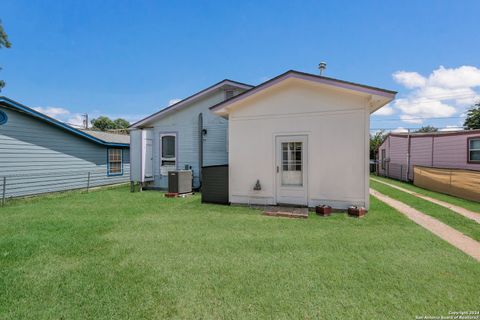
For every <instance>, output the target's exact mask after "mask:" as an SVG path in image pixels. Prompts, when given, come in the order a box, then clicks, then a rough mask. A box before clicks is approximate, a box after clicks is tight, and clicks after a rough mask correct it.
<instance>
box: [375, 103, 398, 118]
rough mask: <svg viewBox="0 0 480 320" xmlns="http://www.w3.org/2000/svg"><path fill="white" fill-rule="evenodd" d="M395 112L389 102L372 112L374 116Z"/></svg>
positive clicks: (388, 114)
mask: <svg viewBox="0 0 480 320" xmlns="http://www.w3.org/2000/svg"><path fill="white" fill-rule="evenodd" d="M394 112H395V110H393V108H392V106H391V105H390V104H387V105H386V106H384V107H382V108H380V109H378V110H377V111H375V112H374V113H373V114H374V115H376V116H390V115H392V114H393V113H394Z"/></svg>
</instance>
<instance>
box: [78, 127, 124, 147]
mask: <svg viewBox="0 0 480 320" xmlns="http://www.w3.org/2000/svg"><path fill="white" fill-rule="evenodd" d="M80 130H82V131H83V132H85V133H86V134H89V135H91V136H93V137H95V138H97V139H100V140H102V141H105V142H110V143H126V144H130V136H129V135H128V134H116V133H109V132H103V131H96V130H86V129H80Z"/></svg>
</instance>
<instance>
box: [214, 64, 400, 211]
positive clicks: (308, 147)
mask: <svg viewBox="0 0 480 320" xmlns="http://www.w3.org/2000/svg"><path fill="white" fill-rule="evenodd" d="M395 94H396V92H394V91H390V90H385V89H380V88H375V87H370V86H366V85H361V84H357V83H351V82H346V81H342V80H337V79H333V78H328V77H323V76H317V75H313V74H307V73H302V72H298V71H287V72H285V73H283V74H281V75H279V76H277V77H275V78H273V79H271V80H269V81H266V82H264V83H262V84H260V85H258V86H256V87H254V88H252V89H250V90H247V91H245V92H243V93H241V94H239V95H237V96H235V97H232V98H230V99H228V100H226V101H223V102H220V103H218V104H217V105H215V106H213V107H211V108H210V109H211V110H212V111H213V112H214V113H215V114H216V115H219V116H221V117H224V118H226V119H228V135H229V138H228V139H229V148H228V150H229V161H228V162H229V200H230V202H231V203H244V204H247V203H248V204H251V203H257V204H272V205H275V204H295V205H307V206H309V207H313V206H316V205H319V204H328V205H331V206H332V207H334V208H340V209H342V208H346V207H348V206H350V205H359V206H364V207H366V208H368V206H369V126H370V114H371V113H373V112H374V111H376V110H378V109H379V108H381V107H382V106H384V105H385V104H387V103H388V102H390V101H392V100H393V99H394V98H395ZM257 181H258V184H257ZM255 186H257V187H255ZM258 186H260V188H258ZM258 189H259V190H258Z"/></svg>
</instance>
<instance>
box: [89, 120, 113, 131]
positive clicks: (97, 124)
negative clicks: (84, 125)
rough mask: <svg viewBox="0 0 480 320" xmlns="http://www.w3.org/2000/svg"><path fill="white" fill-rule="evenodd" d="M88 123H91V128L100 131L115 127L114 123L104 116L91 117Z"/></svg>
mask: <svg viewBox="0 0 480 320" xmlns="http://www.w3.org/2000/svg"><path fill="white" fill-rule="evenodd" d="M90 123H91V124H92V129H96V130H100V131H107V130H111V129H115V123H114V122H113V121H112V120H111V119H110V118H109V117H105V116H101V117H98V118H96V119H92V121H91V122H90Z"/></svg>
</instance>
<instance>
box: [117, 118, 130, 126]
mask: <svg viewBox="0 0 480 320" xmlns="http://www.w3.org/2000/svg"><path fill="white" fill-rule="evenodd" d="M113 123H114V124H115V129H127V128H128V126H129V125H130V122H128V121H127V120H125V119H122V118H118V119H115V120H114V121H113Z"/></svg>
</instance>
